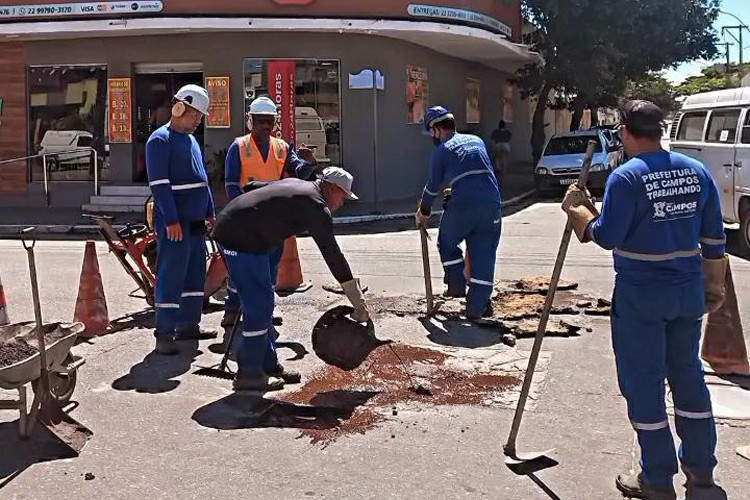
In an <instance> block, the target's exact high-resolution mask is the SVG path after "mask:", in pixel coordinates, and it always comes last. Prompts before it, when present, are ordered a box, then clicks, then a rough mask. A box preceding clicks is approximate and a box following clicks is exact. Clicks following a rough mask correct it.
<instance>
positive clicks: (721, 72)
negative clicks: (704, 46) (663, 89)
mask: <svg viewBox="0 0 750 500" xmlns="http://www.w3.org/2000/svg"><path fill="white" fill-rule="evenodd" d="M727 69H728V71H727ZM748 73H750V64H743V65H742V67H740V65H739V64H730V65H729V68H727V65H726V64H714V65H713V66H709V67H707V68H703V70H701V74H700V75H696V76H689V77H688V78H687V79H685V81H684V82H682V83H681V84H680V85H678V86H677V87H676V88H675V95H677V96H688V95H693V94H700V93H701V92H710V91H712V90H723V89H731V88H737V87H739V86H741V84H742V83H741V82H742V76H743V75H747V74H748Z"/></svg>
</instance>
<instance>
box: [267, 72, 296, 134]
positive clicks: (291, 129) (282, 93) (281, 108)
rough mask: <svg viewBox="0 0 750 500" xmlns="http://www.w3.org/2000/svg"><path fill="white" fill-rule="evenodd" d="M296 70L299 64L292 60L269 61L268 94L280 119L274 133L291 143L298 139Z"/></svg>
mask: <svg viewBox="0 0 750 500" xmlns="http://www.w3.org/2000/svg"><path fill="white" fill-rule="evenodd" d="M296 71H297V65H296V62H295V61H292V60H287V59H283V60H274V59H272V60H270V61H268V94H269V97H270V98H271V99H273V101H274V102H275V103H276V106H277V107H278V112H279V119H278V121H277V122H276V127H275V128H274V131H273V134H274V135H275V136H276V137H279V138H282V139H284V140H285V141H287V142H289V143H294V142H297V140H296V134H297V131H296V122H295V119H296V117H295V106H296V93H295V90H296V81H295V79H296Z"/></svg>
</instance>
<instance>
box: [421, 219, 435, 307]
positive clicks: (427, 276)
mask: <svg viewBox="0 0 750 500" xmlns="http://www.w3.org/2000/svg"><path fill="white" fill-rule="evenodd" d="M419 237H420V239H421V240H422V268H423V269H424V289H425V294H426V295H427V314H428V315H430V314H432V312H433V311H434V309H435V299H434V297H433V295H432V274H431V273H430V253H429V249H428V248H427V240H429V239H430V236H429V235H428V234H427V228H426V227H424V226H423V225H421V224H420V226H419Z"/></svg>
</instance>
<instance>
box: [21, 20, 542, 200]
mask: <svg viewBox="0 0 750 500" xmlns="http://www.w3.org/2000/svg"><path fill="white" fill-rule="evenodd" d="M26 52H27V63H28V64H30V65H64V64H91V63H97V64H100V63H103V64H107V67H108V68H107V69H108V77H109V78H114V77H123V76H133V72H134V65H135V64H136V63H159V62H163V63H178V62H201V63H202V64H203V71H204V75H205V76H229V77H231V101H232V102H231V112H232V127H231V129H207V130H206V134H205V155H206V158H208V159H210V158H212V157H213V152H214V151H217V150H221V149H223V148H226V147H227V146H228V145H229V144H230V143H231V141H232V140H233V139H234V138H235V137H236V136H238V135H241V134H242V132H243V126H244V125H243V120H244V118H243V107H244V96H243V66H242V61H243V58H246V57H252V58H305V59H307V58H309V59H315V58H317V59H338V60H340V77H341V139H342V152H343V162H342V163H343V164H342V165H341V166H343V167H344V168H346V169H348V170H350V171H351V172H352V173H353V174H354V175H355V177H356V179H355V189H356V191H357V192H358V194H359V195H360V196H361V197H362V198H363V202H364V204H363V205H362V207H363V208H364V207H367V206H368V204H372V203H373V202H374V196H375V189H374V181H373V179H374V175H373V156H374V155H373V123H374V121H373V95H372V91H368V90H349V89H348V75H349V74H350V73H358V72H359V71H360V70H362V69H363V68H365V67H372V66H374V67H376V68H378V69H380V70H381V71H383V73H384V74H385V78H386V87H385V90H384V91H382V92H379V95H378V119H379V126H378V141H379V149H378V194H379V201H380V202H389V201H390V202H393V201H398V200H406V199H409V198H414V197H415V196H418V195H419V193H420V192H421V188H422V186H423V183H424V179H425V177H426V169H427V164H428V159H429V156H430V153H431V150H432V144H431V141H430V140H429V139H428V138H426V137H424V136H423V135H422V134H421V125H417V124H407V123H406V114H407V111H406V110H407V108H406V80H407V74H406V65H407V64H414V65H418V66H422V67H424V68H426V69H427V72H428V78H429V95H430V103H433V104H442V105H446V106H448V107H450V108H451V109H452V110H453V111H454V113H455V114H456V116H457V120H458V126H459V128H460V129H466V128H467V126H466V123H465V120H466V79H467V78H473V79H477V80H480V81H481V123H480V124H479V125H471V126H470V127H471V128H472V129H475V130H477V131H478V132H479V133H480V135H482V136H483V137H484V138H485V139H488V138H489V135H490V133H491V131H492V130H493V129H494V128H495V126H496V125H497V122H498V120H499V119H500V118H501V117H502V112H503V96H504V86H505V85H506V81H507V79H508V78H510V72H508V73H502V72H499V71H495V70H491V69H489V68H486V67H484V66H481V65H479V64H475V63H469V62H466V61H463V60H459V59H455V58H451V57H448V56H446V55H444V54H440V53H438V52H435V51H432V50H429V49H426V48H423V47H420V46H416V45H412V44H409V43H406V42H402V41H398V40H391V39H387V38H382V37H376V36H366V35H343V34H342V35H331V34H310V33H300V34H292V33H283V34H282V33H279V34H273V33H252V34H184V35H164V36H141V37H122V38H114V37H113V38H101V39H79V40H56V41H40V42H29V43H28V44H27V45H26ZM519 102H520V101H519ZM519 119H520V116H519ZM19 130H23V131H24V133H25V130H26V126H25V125H23V126H19ZM24 141H25V137H24ZM515 142H516V144H517V150H516V152H515V155H517V156H522V155H524V154H526V152H527V151H528V147H526V146H525V145H524V143H528V140H523V138H522V134H517V135H516V138H515ZM132 155H133V148H132V146H131V145H130V144H113V145H112V146H111V156H110V160H111V163H112V166H111V167H110V182H113V183H120V184H122V183H130V182H131V171H132V170H131V169H132V163H133V158H132ZM87 195H88V193H86V197H87Z"/></svg>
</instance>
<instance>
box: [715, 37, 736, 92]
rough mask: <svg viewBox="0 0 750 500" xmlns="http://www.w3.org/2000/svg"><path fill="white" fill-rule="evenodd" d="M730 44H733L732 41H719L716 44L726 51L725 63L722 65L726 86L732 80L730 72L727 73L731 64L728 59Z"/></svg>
mask: <svg viewBox="0 0 750 500" xmlns="http://www.w3.org/2000/svg"><path fill="white" fill-rule="evenodd" d="M732 45H734V44H733V43H729V42H724V43H719V44H718V46H719V47H724V49H725V51H726V55H727V63H726V64H725V65H724V79H725V80H726V82H727V86H729V84H730V83H731V81H732V79H731V77H730V73H729V66H730V65H731V64H732V63H731V61H730V59H729V47H731V46H732Z"/></svg>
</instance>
